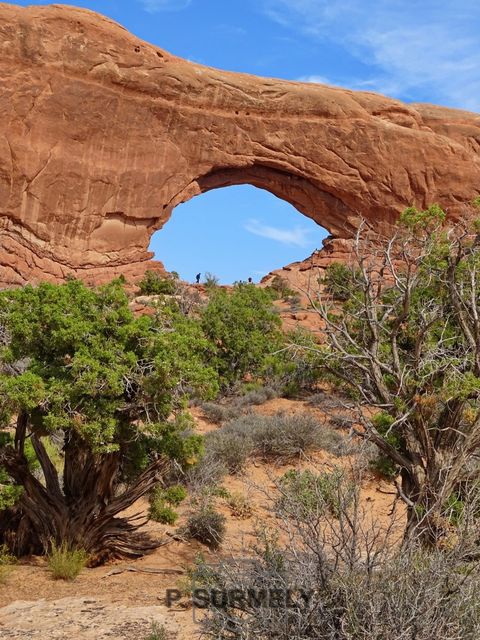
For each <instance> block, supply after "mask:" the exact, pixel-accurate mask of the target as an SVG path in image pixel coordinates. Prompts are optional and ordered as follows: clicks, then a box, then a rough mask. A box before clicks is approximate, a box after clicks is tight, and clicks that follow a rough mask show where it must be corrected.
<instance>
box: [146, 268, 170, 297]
mask: <svg viewBox="0 0 480 640" xmlns="http://www.w3.org/2000/svg"><path fill="white" fill-rule="evenodd" d="M138 287H139V289H140V293H141V294H142V296H156V295H173V294H174V293H175V278H174V277H173V275H170V276H166V277H162V276H161V275H160V274H159V273H158V272H157V271H146V272H145V275H144V276H143V278H142V280H140V282H139V283H138Z"/></svg>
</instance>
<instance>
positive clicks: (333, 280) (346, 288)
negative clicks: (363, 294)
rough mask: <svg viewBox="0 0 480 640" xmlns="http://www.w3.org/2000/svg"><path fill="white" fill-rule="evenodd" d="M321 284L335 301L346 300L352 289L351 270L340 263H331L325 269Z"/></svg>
mask: <svg viewBox="0 0 480 640" xmlns="http://www.w3.org/2000/svg"><path fill="white" fill-rule="evenodd" d="M322 283H323V285H324V286H325V289H326V290H327V291H328V293H330V294H331V295H332V296H333V298H335V300H348V299H349V298H350V296H351V295H352V290H353V287H354V280H353V274H352V270H351V269H350V268H349V267H348V266H347V265H346V264H343V263H342V262H333V263H332V264H330V265H328V267H327V268H326V269H325V275H324V277H323V279H322Z"/></svg>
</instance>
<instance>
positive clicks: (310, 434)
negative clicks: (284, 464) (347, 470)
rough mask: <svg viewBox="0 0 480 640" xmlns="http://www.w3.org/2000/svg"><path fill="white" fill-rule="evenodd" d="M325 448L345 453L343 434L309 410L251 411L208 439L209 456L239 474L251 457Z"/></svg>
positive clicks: (283, 456) (283, 455) (290, 454)
mask: <svg viewBox="0 0 480 640" xmlns="http://www.w3.org/2000/svg"><path fill="white" fill-rule="evenodd" d="M319 449H323V450H325V451H329V452H330V453H334V454H335V455H341V454H342V453H345V443H344V440H343V438H342V436H341V435H340V434H339V433H337V432H335V431H333V430H332V429H330V428H328V427H327V426H325V425H323V424H320V423H319V422H318V421H317V420H316V418H314V417H313V416H311V415H309V414H306V413H296V414H284V413H277V414H276V415H273V416H263V415H259V414H254V413H252V414H248V415H245V416H241V417H240V418H237V419H236V420H232V421H231V422H229V423H228V424H226V425H225V426H224V427H223V428H222V429H219V430H218V431H215V432H213V433H211V434H209V435H208V436H207V438H206V451H207V455H210V456H211V457H213V458H215V459H217V460H221V461H222V463H223V464H224V465H225V467H226V468H227V470H228V471H230V472H231V473H238V472H239V471H241V470H242V469H243V467H244V466H245V464H246V462H247V460H248V458H249V457H251V456H257V457H260V458H262V459H264V460H276V459H286V460H288V459H292V458H295V457H298V456H299V455H301V454H302V453H307V452H309V451H315V450H319Z"/></svg>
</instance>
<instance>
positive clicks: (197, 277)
mask: <svg viewBox="0 0 480 640" xmlns="http://www.w3.org/2000/svg"><path fill="white" fill-rule="evenodd" d="M201 275H202V274H201V273H197V275H196V276H195V280H196V281H197V284H200V277H201Z"/></svg>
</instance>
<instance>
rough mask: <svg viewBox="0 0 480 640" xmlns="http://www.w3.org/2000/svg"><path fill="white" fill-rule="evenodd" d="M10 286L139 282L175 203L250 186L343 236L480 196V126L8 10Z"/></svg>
mask: <svg viewBox="0 0 480 640" xmlns="http://www.w3.org/2000/svg"><path fill="white" fill-rule="evenodd" d="M0 51H1V56H0V77H1V78H2V86H1V89H0V286H7V285H10V284H21V283H24V282H26V281H38V280H39V279H52V280H56V279H61V278H64V277H65V276H66V275H67V274H69V273H71V274H76V275H77V276H80V277H82V278H84V279H85V280H87V281H101V280H104V279H108V278H111V277H112V276H114V275H116V274H118V273H125V274H126V275H127V276H128V277H133V278H135V277H137V276H138V275H140V274H141V273H142V272H143V271H144V270H145V268H146V266H147V264H148V260H149V259H150V258H151V254H149V253H148V249H147V247H148V244H149V239H150V236H151V234H152V233H153V232H154V231H155V230H156V229H158V228H160V227H161V226H162V224H164V222H165V221H166V220H167V219H168V217H169V215H170V214H171V211H172V209H173V207H174V206H175V205H177V204H179V203H180V202H182V201H184V200H186V199H188V198H190V197H192V196H193V195H195V194H198V193H201V192H202V191H206V190H208V189H211V188H215V187H218V186H226V185H227V184H241V183H245V182H247V183H251V184H254V185H255V186H260V187H262V188H267V189H268V190H270V191H272V193H274V194H275V195H279V196H280V197H282V198H284V199H286V200H288V201H289V202H291V203H292V204H293V205H294V206H296V207H297V208H298V209H299V210H300V211H301V212H302V213H304V214H305V215H308V216H310V217H312V218H313V219H315V220H317V221H318V222H319V223H320V224H321V225H322V226H323V227H325V228H327V229H328V230H329V231H330V232H331V233H332V234H333V235H334V236H335V237H336V238H340V239H342V238H347V239H348V237H349V236H350V235H351V233H352V231H353V230H354V228H355V225H356V221H357V220H358V216H360V215H361V216H364V217H366V218H367V219H368V220H370V221H371V222H372V224H374V225H376V226H378V227H382V226H383V227H385V226H388V225H389V224H391V223H392V221H393V220H394V219H395V218H396V216H397V215H398V212H399V211H400V210H401V209H402V208H404V207H405V206H407V205H409V204H412V203H413V204H416V205H418V206H426V205H427V204H429V203H431V202H434V201H437V202H439V203H441V204H442V205H443V206H444V207H445V208H446V209H447V210H448V212H449V213H450V214H451V215H453V216H456V215H459V213H460V212H461V210H462V207H463V206H464V203H465V202H467V201H469V200H470V199H471V198H472V197H474V196H475V195H477V194H478V192H479V189H480V116H479V115H477V114H472V113H468V112H463V111H456V110H452V109H443V108H440V107H434V106H429V105H408V106H407V105H404V104H402V103H401V102H398V101H395V100H391V99H387V98H384V97H382V96H379V95H376V94H372V93H362V92H352V91H347V90H342V89H337V88H332V87H326V86H318V85H306V84H300V83H293V82H286V81H279V80H272V79H261V78H256V77H253V76H248V75H244V74H234V73H228V72H223V71H218V70H215V69H211V68H207V67H203V66H200V65H196V64H193V63H189V62H186V61H184V60H181V59H179V58H176V57H174V56H171V55H170V54H168V53H166V52H164V51H160V50H158V49H157V48H155V47H153V46H152V45H150V44H147V43H145V42H142V41H140V40H138V39H137V38H135V36H133V35H131V34H129V33H128V32H127V31H126V30H125V29H123V28H122V27H121V26H119V25H117V24H115V23H114V22H112V21H111V20H108V19H107V18H104V17H102V16H99V15H97V14H95V13H93V12H90V11H86V10H81V9H75V8H72V7H64V6H49V7H35V6H34V7H28V8H21V7H18V6H13V5H8V4H0Z"/></svg>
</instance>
